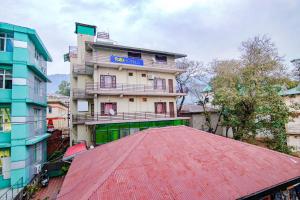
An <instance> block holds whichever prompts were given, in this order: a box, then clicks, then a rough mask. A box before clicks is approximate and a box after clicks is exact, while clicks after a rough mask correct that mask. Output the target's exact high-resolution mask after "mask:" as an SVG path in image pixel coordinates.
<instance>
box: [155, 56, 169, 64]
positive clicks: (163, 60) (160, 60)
mask: <svg viewBox="0 0 300 200" xmlns="http://www.w3.org/2000/svg"><path fill="white" fill-rule="evenodd" d="M155 61H156V62H158V63H167V56H163V55H155Z"/></svg>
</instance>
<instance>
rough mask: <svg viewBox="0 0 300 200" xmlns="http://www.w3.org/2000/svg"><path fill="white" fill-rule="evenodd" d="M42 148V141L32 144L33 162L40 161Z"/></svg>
mask: <svg viewBox="0 0 300 200" xmlns="http://www.w3.org/2000/svg"><path fill="white" fill-rule="evenodd" d="M42 150H43V145H42V143H37V144H35V145H34V149H33V162H34V163H39V162H41V161H42Z"/></svg>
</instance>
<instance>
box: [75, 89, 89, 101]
mask: <svg viewBox="0 0 300 200" xmlns="http://www.w3.org/2000/svg"><path fill="white" fill-rule="evenodd" d="M72 94H73V98H75V99H85V98H93V95H91V94H88V93H87V92H86V90H85V89H79V88H74V89H73V93H72Z"/></svg>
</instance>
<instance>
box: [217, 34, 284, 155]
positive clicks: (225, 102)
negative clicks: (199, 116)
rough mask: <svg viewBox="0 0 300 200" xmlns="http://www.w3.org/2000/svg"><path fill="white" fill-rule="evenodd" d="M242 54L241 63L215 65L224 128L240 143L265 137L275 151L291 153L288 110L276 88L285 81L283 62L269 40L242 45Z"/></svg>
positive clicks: (229, 62) (218, 100) (265, 38)
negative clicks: (259, 136)
mask: <svg viewBox="0 0 300 200" xmlns="http://www.w3.org/2000/svg"><path fill="white" fill-rule="evenodd" d="M241 53H242V56H241V60H239V61H236V60H230V61H216V62H215V63H214V64H213V68H214V71H215V76H214V78H213V81H212V83H213V89H214V102H213V103H214V104H215V105H217V106H219V107H222V108H223V109H222V115H223V126H227V127H228V126H229V127H232V130H233V135H234V138H235V139H237V140H251V139H252V140H253V139H254V138H255V136H256V135H257V134H265V135H266V136H268V137H269V138H271V140H272V142H271V143H270V144H271V145H270V147H271V148H272V149H275V150H277V151H281V152H285V153H289V148H288V147H287V143H286V132H285V124H286V123H287V122H288V118H289V111H288V107H287V106H286V105H285V103H284V102H283V99H282V97H281V96H279V95H278V88H277V87H275V86H276V85H280V84H282V80H284V79H285V77H283V75H284V67H283V65H282V59H281V57H279V56H278V53H277V49H276V48H275V45H274V44H273V43H272V42H271V40H270V39H269V38H267V37H255V38H253V39H251V40H249V41H246V42H243V43H242V48H241Z"/></svg>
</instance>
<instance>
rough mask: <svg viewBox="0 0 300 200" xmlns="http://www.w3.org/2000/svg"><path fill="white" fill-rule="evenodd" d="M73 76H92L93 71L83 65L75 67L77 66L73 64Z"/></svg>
mask: <svg viewBox="0 0 300 200" xmlns="http://www.w3.org/2000/svg"><path fill="white" fill-rule="evenodd" d="M72 71H73V74H74V76H77V75H93V73H94V69H93V67H88V66H85V65H77V64H73V69H72Z"/></svg>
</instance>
